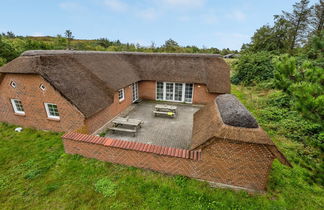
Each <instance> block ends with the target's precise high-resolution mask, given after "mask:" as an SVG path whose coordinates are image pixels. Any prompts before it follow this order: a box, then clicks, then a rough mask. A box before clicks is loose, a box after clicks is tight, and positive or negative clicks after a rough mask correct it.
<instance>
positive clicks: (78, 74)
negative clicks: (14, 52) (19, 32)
mask: <svg viewBox="0 0 324 210" xmlns="http://www.w3.org/2000/svg"><path fill="white" fill-rule="evenodd" d="M1 72H2V73H23V74H39V75H41V76H42V77H43V78H44V79H46V80H47V81H48V82H49V83H51V85H53V87H54V88H56V89H57V90H58V91H59V92H60V93H61V94H62V95H63V96H65V97H66V98H67V99H68V100H69V101H70V102H71V103H72V104H74V105H75V106H76V107H77V108H78V109H79V110H80V111H81V112H82V113H83V114H84V115H85V116H86V117H90V116H92V115H94V114H95V113H97V112H99V111H100V110H102V109H104V108H105V107H107V106H109V105H110V104H111V103H112V102H113V93H114V92H115V91H116V90H118V89H120V88H123V87H126V86H127V85H130V84H131V83H133V82H137V81H140V80H159V81H170V82H188V83H189V82H190V83H201V84H206V85H207V88H208V91H209V92H211V93H229V92H230V81H229V67H228V65H227V64H226V63H225V61H224V60H223V59H222V58H220V56H218V55H211V54H177V53H175V54H172V53H135V52H98V51H65V50H57V51H55V50H47V51H46V50H44V51H43V50H36V51H27V52H25V53H23V54H22V55H21V56H20V57H18V58H16V59H15V60H13V61H11V62H10V63H8V64H6V65H5V66H3V67H2V68H1V70H0V73H1Z"/></svg>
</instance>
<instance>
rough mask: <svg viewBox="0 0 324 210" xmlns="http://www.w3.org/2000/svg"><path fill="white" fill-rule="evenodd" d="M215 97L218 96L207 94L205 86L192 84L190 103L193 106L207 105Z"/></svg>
mask: <svg viewBox="0 0 324 210" xmlns="http://www.w3.org/2000/svg"><path fill="white" fill-rule="evenodd" d="M217 95H219V94H216V93H209V92H208V90H207V86H206V85H204V84H194V95H193V100H192V101H193V103H194V104H207V103H209V102H211V101H213V100H215V98H216V96H217Z"/></svg>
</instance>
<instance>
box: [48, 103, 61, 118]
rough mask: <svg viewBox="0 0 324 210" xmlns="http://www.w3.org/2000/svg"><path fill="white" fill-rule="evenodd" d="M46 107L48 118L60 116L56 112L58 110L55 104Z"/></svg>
mask: <svg viewBox="0 0 324 210" xmlns="http://www.w3.org/2000/svg"><path fill="white" fill-rule="evenodd" d="M47 107H48V112H49V116H52V117H59V116H60V114H59V112H58V109H57V105H55V104H47Z"/></svg>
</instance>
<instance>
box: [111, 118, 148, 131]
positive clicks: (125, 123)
mask: <svg viewBox="0 0 324 210" xmlns="http://www.w3.org/2000/svg"><path fill="white" fill-rule="evenodd" d="M112 123H113V127H111V128H109V129H110V130H112V131H113V132H115V131H121V132H128V133H133V135H134V136H135V135H136V133H137V129H138V128H140V127H141V125H142V124H143V123H144V122H143V120H137V119H130V118H128V117H117V118H116V119H114V120H113V121H112Z"/></svg>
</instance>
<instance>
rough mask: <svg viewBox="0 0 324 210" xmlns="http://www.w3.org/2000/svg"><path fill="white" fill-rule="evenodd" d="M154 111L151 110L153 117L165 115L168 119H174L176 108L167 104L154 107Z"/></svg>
mask: <svg viewBox="0 0 324 210" xmlns="http://www.w3.org/2000/svg"><path fill="white" fill-rule="evenodd" d="M154 108H155V110H153V113H154V115H155V116H156V115H157V114H160V115H166V116H170V117H175V116H176V113H177V107H176V106H173V105H167V104H157V105H155V106H154Z"/></svg>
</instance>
